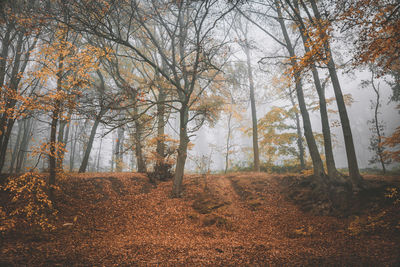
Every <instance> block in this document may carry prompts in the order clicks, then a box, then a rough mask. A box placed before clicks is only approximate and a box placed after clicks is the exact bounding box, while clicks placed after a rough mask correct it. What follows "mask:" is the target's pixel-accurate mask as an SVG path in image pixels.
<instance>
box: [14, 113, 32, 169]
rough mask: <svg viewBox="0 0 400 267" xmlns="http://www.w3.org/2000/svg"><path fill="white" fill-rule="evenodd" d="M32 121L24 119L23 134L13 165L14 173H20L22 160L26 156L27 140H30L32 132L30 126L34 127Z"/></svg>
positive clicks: (22, 164)
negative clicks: (14, 164) (15, 163)
mask: <svg viewBox="0 0 400 267" xmlns="http://www.w3.org/2000/svg"><path fill="white" fill-rule="evenodd" d="M33 124H34V123H33V122H32V119H26V120H24V134H23V137H22V141H21V145H20V148H19V151H18V157H17V165H16V167H15V172H16V173H20V172H21V168H22V167H23V166H24V161H25V158H26V153H27V150H28V147H29V142H30V140H31V136H32V135H31V132H32V128H34V126H33Z"/></svg>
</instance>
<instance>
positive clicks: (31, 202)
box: [0, 172, 57, 230]
mask: <svg viewBox="0 0 400 267" xmlns="http://www.w3.org/2000/svg"><path fill="white" fill-rule="evenodd" d="M2 189H3V190H4V191H7V192H9V193H10V194H11V196H12V199H11V201H12V203H14V206H13V209H12V211H10V212H9V213H8V214H5V212H3V214H1V211H2V210H1V209H0V216H1V215H2V216H3V217H5V219H6V220H7V221H9V223H8V225H9V226H11V227H14V226H28V227H39V228H40V229H42V230H53V229H55V227H54V225H53V224H52V223H51V218H54V217H55V216H56V215H57V211H56V210H55V209H54V207H53V203H52V201H51V200H50V199H49V197H48V195H47V190H48V188H47V183H46V181H45V180H44V178H43V176H40V175H39V174H36V173H33V172H27V173H25V174H24V175H21V176H19V177H17V178H11V179H9V180H8V182H7V184H6V185H5V186H4V187H3V188H2ZM0 230H1V226H0ZM3 230H8V229H6V228H4V226H3Z"/></svg>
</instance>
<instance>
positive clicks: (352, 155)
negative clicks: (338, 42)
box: [310, 0, 363, 188]
mask: <svg viewBox="0 0 400 267" xmlns="http://www.w3.org/2000/svg"><path fill="white" fill-rule="evenodd" d="M310 3H311V6H312V9H313V12H314V15H315V17H316V19H317V23H318V26H320V27H321V25H320V21H321V15H320V13H319V10H318V7H317V5H316V3H315V1H314V0H310ZM321 38H324V39H325V36H321ZM324 49H325V54H326V55H327V56H328V60H329V61H328V64H327V67H328V71H329V75H330V77H331V81H332V86H333V90H334V93H335V98H336V103H337V106H338V110H339V116H340V122H341V124H342V131H343V136H344V143H345V147H346V155H347V164H348V167H349V174H350V179H351V182H352V184H353V186H354V187H355V188H358V187H359V186H360V185H361V183H362V181H363V179H362V177H361V175H360V171H359V169H358V163H357V156H356V150H355V148H354V142H353V135H352V132H351V126H350V121H349V117H348V115H347V109H346V105H345V102H344V99H343V94H342V89H341V86H340V82H339V78H338V76H337V72H336V66H335V62H334V60H333V56H332V50H331V48H330V44H329V39H326V41H325V42H324Z"/></svg>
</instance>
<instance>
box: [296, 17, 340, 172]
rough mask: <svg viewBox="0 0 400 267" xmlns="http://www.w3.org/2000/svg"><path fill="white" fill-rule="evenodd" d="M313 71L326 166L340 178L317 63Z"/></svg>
mask: <svg viewBox="0 0 400 267" xmlns="http://www.w3.org/2000/svg"><path fill="white" fill-rule="evenodd" d="M299 19H300V18H299ZM303 25H304V24H303ZM299 26H300V34H301V37H302V40H303V45H304V50H305V51H306V53H308V52H310V48H309V46H308V45H307V42H308V39H307V37H306V35H305V34H304V30H305V29H303V28H302V27H301V25H299ZM311 72H312V75H313V79H314V84H315V89H316V90H317V93H318V99H319V111H320V115H321V124H322V134H323V137H324V148H325V158H326V167H327V170H328V176H329V177H331V178H334V179H338V178H339V177H340V174H339V172H338V171H337V169H336V164H335V158H334V156H333V147H332V137H331V130H330V126H329V118H328V110H327V107H326V99H325V88H324V87H323V86H322V85H321V81H320V78H319V74H318V70H317V68H316V66H315V64H311Z"/></svg>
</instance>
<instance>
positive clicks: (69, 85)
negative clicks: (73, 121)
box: [32, 24, 104, 185]
mask: <svg viewBox="0 0 400 267" xmlns="http://www.w3.org/2000/svg"><path fill="white" fill-rule="evenodd" d="M78 37H79V36H77V35H76V33H73V32H72V31H71V29H69V28H68V27H65V26H62V25H59V24H58V25H57V26H56V28H55V32H54V36H53V38H52V39H50V40H49V42H47V43H43V45H41V47H40V48H41V49H40V51H38V54H37V59H36V60H37V61H38V62H40V65H38V67H37V69H36V70H35V71H34V72H33V73H32V75H33V76H34V77H35V78H37V79H40V81H41V84H42V87H45V88H46V87H47V88H48V92H47V93H46V94H45V95H43V96H42V97H41V104H42V108H43V110H45V111H48V112H49V113H50V119H51V122H50V137H49V141H48V143H47V144H46V145H45V146H44V147H43V149H44V150H43V151H42V152H43V153H45V154H46V155H47V156H48V157H49V172H50V177H49V184H50V185H54V184H55V180H56V173H57V169H56V168H57V159H59V158H60V156H62V155H63V153H62V151H63V150H65V147H64V144H63V142H58V139H57V126H58V123H59V121H60V119H61V118H62V117H63V116H64V115H63V114H64V111H65V110H69V109H74V108H75V107H76V102H75V98H76V96H79V95H80V94H81V90H83V89H84V88H87V87H88V86H89V85H90V84H91V79H92V76H91V72H93V71H95V70H96V69H97V67H98V61H97V59H98V58H99V57H101V56H103V55H104V54H103V52H102V51H101V50H99V49H98V48H95V47H93V46H90V45H86V46H84V45H83V44H81V45H82V46H81V47H80V48H78V46H77V44H76V43H75V42H77V40H79V38H78ZM71 40H73V42H71ZM52 79H54V80H55V82H56V88H55V89H51V87H52ZM64 118H65V117H64Z"/></svg>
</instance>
